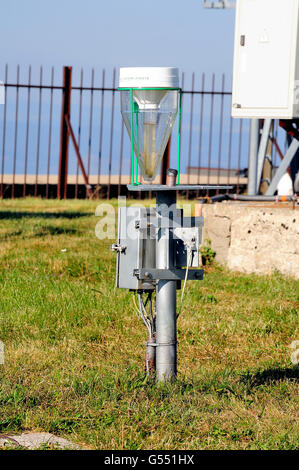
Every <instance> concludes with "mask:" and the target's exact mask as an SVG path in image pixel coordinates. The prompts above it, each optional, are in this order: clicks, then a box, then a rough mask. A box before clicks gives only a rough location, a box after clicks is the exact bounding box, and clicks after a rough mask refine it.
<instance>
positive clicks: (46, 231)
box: [0, 225, 82, 241]
mask: <svg viewBox="0 0 299 470" xmlns="http://www.w3.org/2000/svg"><path fill="white" fill-rule="evenodd" d="M79 233H82V232H81V231H80V230H77V229H75V228H67V227H54V226H53V225H47V226H41V227H38V231H37V232H35V233H27V232H26V231H25V230H17V231H15V232H10V233H6V234H5V235H4V236H0V241H1V240H2V241H4V240H9V239H11V238H15V237H21V238H22V239H25V238H39V237H45V236H47V235H75V234H79Z"/></svg>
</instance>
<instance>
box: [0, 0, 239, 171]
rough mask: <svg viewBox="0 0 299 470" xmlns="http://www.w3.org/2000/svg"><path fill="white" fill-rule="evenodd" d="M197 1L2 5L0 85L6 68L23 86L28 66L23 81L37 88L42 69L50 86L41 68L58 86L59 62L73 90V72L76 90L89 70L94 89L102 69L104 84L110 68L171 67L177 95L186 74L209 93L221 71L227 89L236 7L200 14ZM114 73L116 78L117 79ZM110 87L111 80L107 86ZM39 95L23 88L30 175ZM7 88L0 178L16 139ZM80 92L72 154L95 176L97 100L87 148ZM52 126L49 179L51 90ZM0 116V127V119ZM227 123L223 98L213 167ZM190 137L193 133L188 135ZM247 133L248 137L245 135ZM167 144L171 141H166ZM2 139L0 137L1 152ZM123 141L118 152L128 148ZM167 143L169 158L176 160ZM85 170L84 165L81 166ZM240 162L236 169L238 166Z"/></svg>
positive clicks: (39, 0) (45, 106)
mask: <svg viewBox="0 0 299 470" xmlns="http://www.w3.org/2000/svg"><path fill="white" fill-rule="evenodd" d="M202 4H203V2H202V0H186V1H185V2H184V1H182V0H150V1H148V2H146V1H142V0H114V1H110V2H109V1H107V0H106V1H103V0H80V1H79V0H51V1H49V0H8V1H6V2H2V6H1V29H0V57H1V60H0V80H1V79H2V80H4V69H5V64H6V63H8V65H9V75H8V82H9V83H11V82H16V65H17V64H20V65H21V69H20V81H21V83H22V82H24V83H26V82H27V80H28V66H29V64H31V65H32V66H33V68H32V78H31V80H32V83H38V82H39V73H40V71H39V66H41V65H42V66H43V67H44V69H43V83H44V84H49V83H50V71H51V70H50V67H51V66H54V67H55V81H54V83H56V84H58V85H61V72H62V66H63V65H71V66H73V85H79V74H80V68H81V67H82V68H83V70H84V82H83V83H84V85H85V86H86V85H88V86H89V85H90V80H91V69H92V67H94V68H95V85H96V86H99V85H100V84H101V76H102V69H103V68H105V69H106V82H105V83H106V86H112V71H113V68H114V67H115V68H116V70H117V72H118V68H119V67H120V66H176V67H179V68H180V70H181V71H184V72H185V85H184V89H185V90H186V89H190V88H191V78H192V72H195V74H196V79H195V88H196V89H199V88H201V81H202V76H201V74H202V73H203V72H205V74H206V82H205V83H206V86H205V89H206V90H207V89H211V79H212V73H215V74H216V85H215V86H216V89H221V80H222V76H221V74H222V73H225V74H226V80H225V89H226V90H230V89H231V76H232V65H233V38H234V16H235V10H234V9H232V10H207V9H204V8H203V5H202ZM117 75H118V73H117ZM116 86H117V83H116ZM38 93H39V92H38V90H32V91H31V107H30V132H29V167H28V172H30V173H34V172H35V165H36V163H35V162H36V160H37V155H38V150H37V149H38V148H40V156H39V161H40V163H39V172H40V173H41V174H43V173H45V169H46V163H47V152H48V140H47V139H48V129H49V99H50V96H49V93H47V92H46V91H44V92H43V101H42V112H41V117H42V122H41V142H40V144H39V143H38V132H37V122H38V121H37V120H38V103H39V94H38ZM15 94H16V91H15V89H10V90H8V96H7V102H8V107H7V130H6V133H7V136H6V144H5V145H6V147H5V172H7V173H10V172H11V171H12V164H13V163H12V162H13V155H14V136H15V132H16V129H15V113H16V106H15ZM27 97H28V96H27V90H26V89H23V90H20V92H19V124H18V129H17V134H18V143H17V152H16V153H17V159H16V160H17V172H18V173H23V171H24V168H23V167H24V142H25V133H26V112H27ZM78 99H79V96H77V95H76V92H74V96H73V98H72V116H71V118H72V123H73V126H74V129H75V132H76V134H77V133H78V129H79V124H78ZM190 99H191V98H190V95H189V96H188V97H186V99H185V104H184V119H183V124H182V129H183V138H182V142H183V148H182V165H183V169H184V168H185V167H186V165H187V157H188V153H190V149H189V143H188V142H189V137H188V136H189V114H188V113H189V111H188V110H189V108H190ZM199 99H200V98H199V96H197V97H196V98H195V101H194V109H195V111H194V113H195V114H194V123H193V125H194V126H195V131H196V129H197V128H196V126H197V127H198V126H199V124H198V123H199V112H200V101H199ZM89 100H90V98H89V95H88V94H87V93H86V94H84V99H83V119H82V129H81V152H82V158H83V160H84V161H85V160H86V159H87V154H88V153H89V152H91V154H92V158H91V162H92V163H91V165H92V172H93V173H96V171H97V167H98V160H99V149H98V140H99V138H98V134H99V129H98V123H99V116H98V114H99V112H100V97H99V96H98V95H96V96H95V108H94V122H93V126H94V130H93V139H92V143H91V145H90V144H89V143H88V142H89V140H88V133H89ZM53 106H54V108H53V115H54V118H55V119H54V122H53V132H54V135H53V139H52V150H51V152H52V153H51V155H52V157H51V165H50V169H51V173H53V174H55V173H56V172H57V161H58V153H59V148H58V145H59V128H60V127H59V126H60V107H61V97H60V92H57V93H56V94H55V93H54V105H53ZM220 106H221V100H220V98H215V109H214V116H215V117H214V120H215V122H214V124H213V126H214V129H215V130H214V132H215V134H214V135H215V137H214V138H213V148H212V165H217V160H218V134H219V131H218V127H219V112H220ZM118 107H119V98H118V97H116V113H115V125H114V137H115V140H114V144H113V155H115V156H114V157H113V158H114V160H113V161H114V164H113V166H112V172H113V173H117V172H118V153H119V136H120V124H121V116H120V112H119V109H118ZM110 111H111V98H110V97H109V96H108V95H107V97H106V98H105V113H104V143H103V151H102V153H103V158H102V162H103V169H102V171H103V172H107V171H108V170H107V158H108V157H107V156H108V155H109V153H110V147H109V145H110V144H109V129H110V127H109V126H110ZM209 112H210V102H209V98H207V99H206V100H205V108H204V120H205V124H204V127H203V129H204V141H203V149H202V153H203V157H202V165H206V164H207V159H208V154H209V123H210V117H209ZM2 114H3V113H2V111H1V109H0V128H1V120H2ZM229 123H230V99H229V97H228V98H227V99H226V100H225V128H224V135H223V139H224V142H225V144H224V145H223V156H222V161H221V165H224V166H226V165H227V159H228V151H227V147H228V144H227V142H228V135H229V134H228V126H229ZM234 126H235V128H234V130H233V133H234V142H235V147H234V145H233V156H232V164H233V165H235V166H236V162H237V159H238V134H239V130H238V129H239V127H238V126H239V124H238V123H237V122H236V123H235V124H234ZM197 130H198V129H197ZM246 132H247V131H246ZM174 140H175V138H174ZM198 140H199V139H198V136H197V134H196V132H195V133H194V140H193V143H192V159H191V163H192V164H193V165H197V164H198V163H197V162H198V153H199V150H198V145H199V144H198ZM1 142H2V135H0V147H1ZM128 143H129V140H128V137H127V136H125V147H126V146H127V148H129V147H128ZM246 145H247V144H246V140H244V144H243V146H244V151H243V153H242V154H243V155H244V157H243V160H244V165H245V166H246V164H247V163H246V159H247V148H246ZM73 153H74V152H73V149H72V150H71V158H70V163H69V171H70V173H74V172H75V168H76V158H75V156H74V154H73ZM175 153H176V149H175V145H172V154H173V156H174V157H175ZM124 159H125V160H124V167H125V168H126V167H129V163H130V161H129V151H125V155H124ZM85 163H86V162H85ZM242 165H243V163H242Z"/></svg>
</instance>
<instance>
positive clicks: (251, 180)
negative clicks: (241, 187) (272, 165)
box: [248, 119, 260, 196]
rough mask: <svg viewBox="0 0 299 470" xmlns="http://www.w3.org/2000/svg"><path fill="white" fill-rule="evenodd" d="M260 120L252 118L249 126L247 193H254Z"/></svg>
mask: <svg viewBox="0 0 299 470" xmlns="http://www.w3.org/2000/svg"><path fill="white" fill-rule="evenodd" d="M259 136H260V121H259V119H252V120H251V126H250V144H249V145H250V146H249V163H248V195H249V196H255V195H256V187H257V156H258V149H259Z"/></svg>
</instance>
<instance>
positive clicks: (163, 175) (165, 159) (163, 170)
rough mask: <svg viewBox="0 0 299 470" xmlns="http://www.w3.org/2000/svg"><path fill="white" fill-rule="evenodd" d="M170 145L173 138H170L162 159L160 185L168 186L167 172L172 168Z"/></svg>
mask: <svg viewBox="0 0 299 470" xmlns="http://www.w3.org/2000/svg"><path fill="white" fill-rule="evenodd" d="M170 145H171V137H169V140H168V142H167V145H166V148H165V151H164V154H163V157H162V163H161V177H160V184H166V177H167V170H168V168H169V167H170Z"/></svg>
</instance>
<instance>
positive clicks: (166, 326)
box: [156, 191, 177, 382]
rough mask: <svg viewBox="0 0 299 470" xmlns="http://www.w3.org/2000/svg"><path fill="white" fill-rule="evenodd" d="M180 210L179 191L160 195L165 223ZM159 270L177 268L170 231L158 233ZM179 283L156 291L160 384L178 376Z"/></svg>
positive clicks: (159, 209) (161, 283)
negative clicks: (177, 302)
mask: <svg viewBox="0 0 299 470" xmlns="http://www.w3.org/2000/svg"><path fill="white" fill-rule="evenodd" d="M175 209H176V191H166V192H162V191H161V192H159V191H158V192H157V205H156V210H157V213H158V214H159V215H160V216H161V220H162V223H163V219H164V222H166V223H167V224H169V222H170V221H171V219H172V214H173V211H174V210H175ZM156 265H157V268H158V269H169V268H173V267H174V260H173V234H172V230H171V229H170V228H160V229H159V230H158V237H157V245H156ZM176 289H177V282H176V281H164V280H159V281H158V285H157V291H156V309H157V311H156V342H157V351H156V377H157V381H158V382H162V381H171V380H173V379H174V378H175V377H176V373H177V344H176V343H177V330H176V321H177V318H176Z"/></svg>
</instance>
